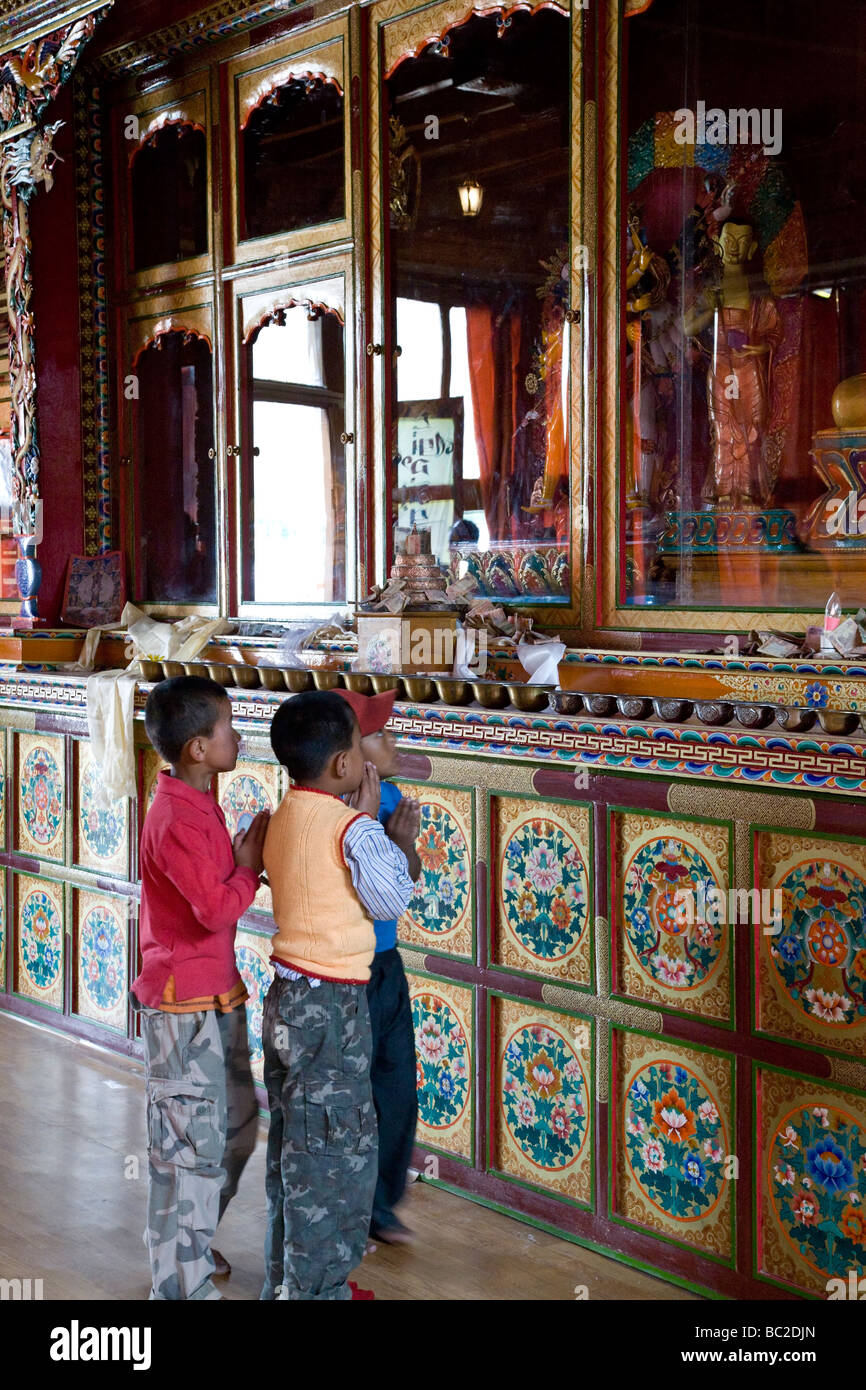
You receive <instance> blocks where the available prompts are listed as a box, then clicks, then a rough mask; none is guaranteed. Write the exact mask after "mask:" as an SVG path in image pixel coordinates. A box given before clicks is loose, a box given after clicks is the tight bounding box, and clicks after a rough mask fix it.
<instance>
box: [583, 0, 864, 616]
mask: <svg viewBox="0 0 866 1390" xmlns="http://www.w3.org/2000/svg"><path fill="white" fill-rule="evenodd" d="M626 8H627V9H628V8H629V7H626ZM637 8H638V7H634V9H635V10H637ZM863 19H864V16H863V11H862V6H859V5H857V4H854V3H845V0H843V3H840V4H838V5H835V6H834V7H833V19H832V23H831V24H828V16H827V13H826V11H825V10H824V9H822V8H821V7H820V6H813V5H800V4H795V5H789V6H785V7H780V9H779V13H778V15H777V16H776V22H772V23H771V22H770V18H769V16H765V18H764V21H763V22H760V23H759V22H756V7H755V5H754V4H752V3H747V2H746V0H734V3H728V4H725V5H724V6H715V5H711V4H706V3H701V0H652V3H650V4H644V5H643V6H642V7H640V10H639V12H635V13H632V14H626V15H624V16H623V15H615V14H614V13H613V7H612V8H611V9H610V10H609V11H608V16H607V22H608V34H609V36H610V37H611V38H612V37H613V34H614V30H615V32H616V43H617V56H618V60H619V61H618V64H617V72H616V74H615V73H614V70H613V65H611V66H610V68H609V69H608V71H607V82H606V87H605V91H604V95H605V97H606V98H607V99H608V101H609V102H611V103H612V101H613V97H614V92H613V83H614V81H615V80H616V81H617V83H618V92H619V102H618V104H617V105H615V106H613V107H611V106H608V112H609V118H608V121H607V124H606V130H607V135H606V138H607V141H608V142H611V141H612V140H613V139H614V137H615V138H616V141H617V185H616V188H614V187H613V186H612V185H611V186H608V187H607V189H606V190H605V193H606V205H605V229H606V230H605V235H606V236H607V237H609V238H611V237H612V236H613V235H614V232H613V228H614V224H615V227H616V231H615V237H616V253H615V254H616V261H617V267H618V272H617V275H618V290H617V292H616V295H615V297H614V296H612V295H609V296H608V299H607V314H606V317H605V319H604V321H603V322H604V326H605V328H607V329H609V330H610V339H609V341H610V342H614V341H615V342H616V343H617V353H616V358H615V360H614V358H613V356H612V354H611V356H610V358H609V361H608V367H607V374H606V388H607V389H606V391H605V394H604V409H605V410H606V411H612V410H613V409H615V412H616V415H615V425H614V427H613V428H612V429H611V430H610V432H609V434H608V436H607V439H606V445H607V447H606V449H605V453H604V456H603V458H602V459H601V461H600V462H601V482H600V486H599V499H600V507H601V513H600V531H599V549H600V551H601V552H602V554H603V556H604V561H605V566H606V569H605V590H604V612H605V619H606V620H607V621H612V622H613V623H614V624H615V625H617V626H643V627H646V626H659V627H665V626H668V625H670V623H672V622H673V623H674V624H675V625H676V626H678V627H685V626H695V627H728V626H730V627H734V628H737V627H740V628H743V627H749V626H754V625H755V618H754V613H755V612H758V613H769V612H770V611H771V610H780V611H779V616H778V617H774V618H773V622H774V625H776V626H784V625H786V623H787V624H790V625H794V626H798V627H803V626H804V625H805V621H804V618H803V616H802V613H803V612H804V611H805V612H806V613H811V614H816V613H821V612H823V609H824V605H825V602H826V600H827V598H828V596H829V594H830V592H831V591H832V590H834V589H835V590H836V591H837V592H838V594H839V595H840V598H841V600H842V604H843V606H853V607H857V606H859V604H860V603H861V601H862V600H863V598H864V594H866V526H864V525H863V524H862V516H863V514H864V513H866V497H864V487H866V484H864V479H863V476H862V472H861V469H862V463H863V459H864V458H866V453H864V448H866V336H864V322H866V315H864V309H866V245H864V238H863V230H862V229H863V225H864V217H866V183H864V180H863V167H864V159H866V89H864V83H863V71H862V63H863V58H862V42H861V45H860V49H859V51H858V45H857V42H856V39H857V36H859V38H860V39H861V41H862V38H863V34H864V29H863ZM845 36H847V37H845ZM849 40H850V41H849ZM612 110H616V113H617V116H616V121H615V122H614V121H613V119H612ZM614 200H615V201H614ZM615 208H616V213H615V211H614V209H615ZM608 244H609V245H610V246H611V249H612V246H613V243H612V241H609V242H608ZM614 299H615V303H614ZM602 338H604V333H603V334H602ZM611 388H613V389H611ZM642 609H643V610H646V609H650V610H652V611H651V613H650V612H644V613H641V612H640V610H642ZM794 610H800V612H799V613H797V612H795V611H794Z"/></svg>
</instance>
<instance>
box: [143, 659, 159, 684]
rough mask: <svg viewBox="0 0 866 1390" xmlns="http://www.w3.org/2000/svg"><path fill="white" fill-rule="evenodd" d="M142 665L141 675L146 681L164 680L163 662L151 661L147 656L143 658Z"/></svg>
mask: <svg viewBox="0 0 866 1390" xmlns="http://www.w3.org/2000/svg"><path fill="white" fill-rule="evenodd" d="M140 664H141V674H142V675H143V676H144V679H145V680H146V681H161V680H162V678H163V675H162V662H161V661H149V660H148V658H147V657H146V656H143V657H142V658H141V663H140Z"/></svg>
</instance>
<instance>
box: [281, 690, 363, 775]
mask: <svg viewBox="0 0 866 1390" xmlns="http://www.w3.org/2000/svg"><path fill="white" fill-rule="evenodd" d="M357 723H358V721H357V719H356V717H355V711H354V710H353V709H352V706H351V705H350V704H348V703H347V702H346V701H345V700H343V699H341V698H340V696H339V695H335V694H334V692H333V691H332V690H308V691H305V693H304V694H303V695H295V696H293V698H292V699H291V700H284V701H283V703H282V704H281V705H280V707H279V709H278V710H277V712H276V714H275V715H274V718H273V721H272V723H271V747H272V748H273V750H274V753H275V755H276V757H277V758H278V759H279V761H280V762H281V763H282V765H283V767H284V768H286V770H287V771H288V774H289V776H290V777H291V779H292V781H293V782H302V783H303V782H310V781H312V780H313V779H314V778H316V777H319V776H320V775H321V774H322V773H323V772H324V770H325V768H326V767H327V765H328V763H329V762H330V760H331V758H333V757H334V755H335V754H336V753H345V752H347V751H348V750H349V749H350V748H351V746H352V739H353V737H354V734H355V728H356V726H357Z"/></svg>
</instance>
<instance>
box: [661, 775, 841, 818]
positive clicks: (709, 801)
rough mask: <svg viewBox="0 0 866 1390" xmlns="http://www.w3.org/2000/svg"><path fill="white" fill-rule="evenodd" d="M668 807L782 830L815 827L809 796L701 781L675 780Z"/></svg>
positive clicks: (679, 811)
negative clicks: (721, 785) (744, 789)
mask: <svg viewBox="0 0 866 1390" xmlns="http://www.w3.org/2000/svg"><path fill="white" fill-rule="evenodd" d="M668 810H670V811H675V812H677V814H678V815H686V816H711V817H713V818H714V819H715V820H739V821H746V822H747V823H749V824H751V825H775V826H778V827H779V829H783V830H814V828H815V803H814V801H813V800H812V798H811V797H809V796H785V795H783V794H781V793H776V792H759V791H743V790H741V789H740V788H739V787H714V786H707V785H705V784H704V783H702V782H685V783H679V782H675V783H673V784H672V785H671V786H669V787H668Z"/></svg>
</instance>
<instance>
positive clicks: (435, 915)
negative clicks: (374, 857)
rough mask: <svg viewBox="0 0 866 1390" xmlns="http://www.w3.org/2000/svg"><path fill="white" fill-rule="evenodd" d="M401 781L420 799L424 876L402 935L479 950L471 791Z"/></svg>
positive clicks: (439, 946) (467, 955)
mask: <svg viewBox="0 0 866 1390" xmlns="http://www.w3.org/2000/svg"><path fill="white" fill-rule="evenodd" d="M397 786H398V787H399V788H400V790H401V791H402V792H403V795H404V796H411V797H414V798H415V800H416V801H420V803H421V834H420V836H419V838H418V842H417V849H418V857H419V859H420V860H421V876H420V878H419V879H418V882H417V883H416V885H415V892H414V894H413V896H412V898H411V900H410V902H409V906H408V907H407V909H406V911H405V912H404V914H403V916H402V917H401V918H400V921H399V923H398V925H397V936H398V939H399V940H400V941H403V942H405V943H406V944H407V945H411V946H423V947H424V948H425V949H426V950H428V951H434V952H441V953H442V954H447V955H454V956H460V957H462V958H464V959H466V960H469V959H471V958H472V956H473V955H474V950H475V946H474V942H475V927H474V912H475V884H474V874H473V864H474V857H475V856H474V844H475V840H474V829H473V822H472V793H471V792H469V791H460V790H456V789H453V788H446V787H436V786H431V785H430V784H429V783H424V784H423V785H415V784H414V783H409V782H398V783H397Z"/></svg>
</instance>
